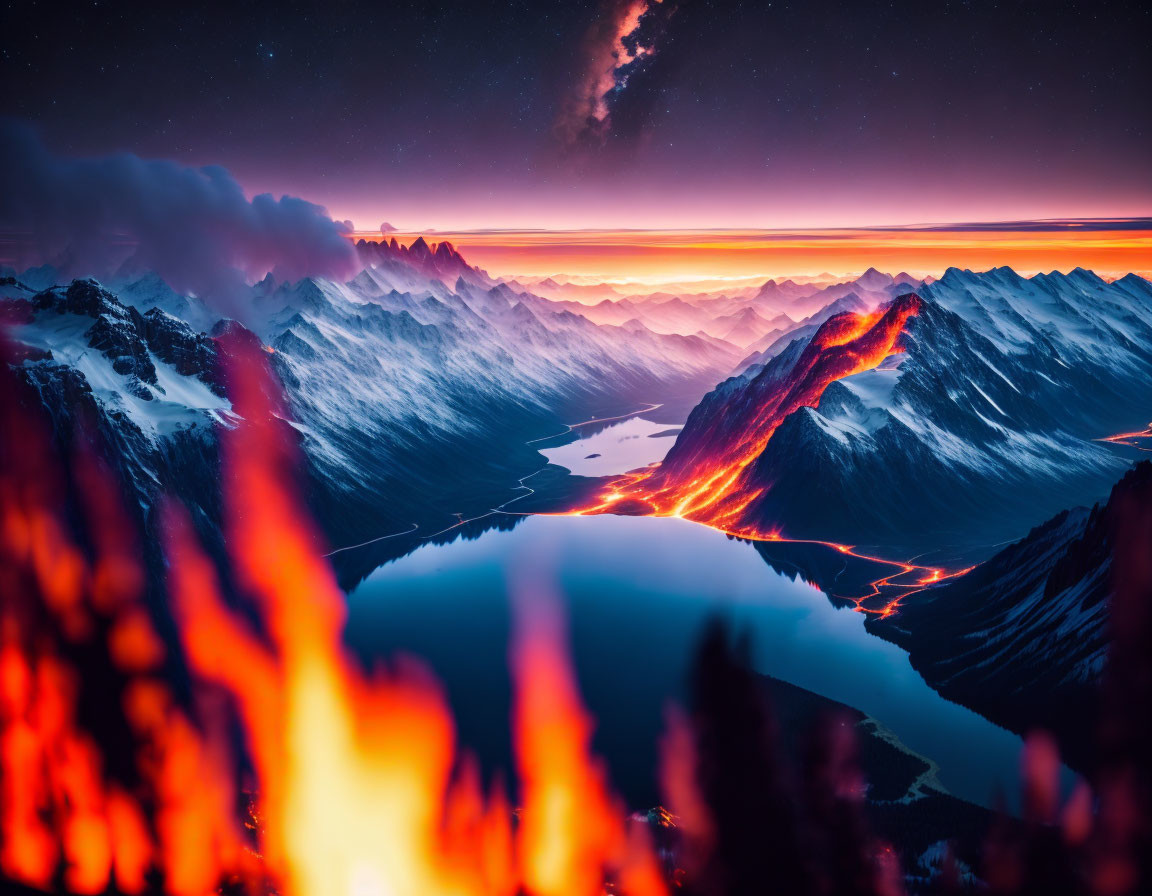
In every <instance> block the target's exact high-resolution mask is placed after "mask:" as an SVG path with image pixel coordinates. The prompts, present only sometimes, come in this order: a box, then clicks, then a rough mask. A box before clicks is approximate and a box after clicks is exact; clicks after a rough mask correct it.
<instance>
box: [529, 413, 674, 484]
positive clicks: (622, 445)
mask: <svg viewBox="0 0 1152 896" xmlns="http://www.w3.org/2000/svg"><path fill="white" fill-rule="evenodd" d="M588 428H589V429H591V428H592V427H588ZM679 430H680V427H679V426H669V425H668V424H667V423H653V422H652V421H651V420H645V419H644V418H643V417H629V418H628V419H627V420H621V421H620V422H619V423H613V424H611V425H610V426H608V427H606V428H604V429H600V430H599V431H597V432H591V433H588V434H585V433H582V432H581V431H580V430H579V429H578V430H576V431H575V433H574V435H575V436H576V437H577V438H576V440H575V441H572V442H569V443H567V444H564V445H559V446H558V447H555V448H546V447H543V446H545V445H547V444H548V442H551V441H552V440H551V439H549V440H548V441H547V442H541V443H540V447H539V451H540V453H541V454H543V455H544V456H545V457H546V458H548V462H549V463H553V464H556V466H558V467H564V468H565V469H566V470H568V471H569V472H570V473H574V474H576V475H577V476H613V475H616V474H619V473H627V472H628V471H629V470H635V469H636V468H637V467H645V466H647V465H648V464H653V463H656V462H657V461H660V460H663V459H664V456H665V455H666V454H667V453H668V451H669V449H670V448H671V447H672V443H673V442H675V441H676V433H677V432H679ZM557 441H559V440H557Z"/></svg>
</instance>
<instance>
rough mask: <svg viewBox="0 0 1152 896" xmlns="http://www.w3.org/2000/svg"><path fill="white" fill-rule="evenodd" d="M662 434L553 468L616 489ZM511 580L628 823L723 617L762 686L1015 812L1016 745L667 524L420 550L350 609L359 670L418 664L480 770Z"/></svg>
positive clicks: (884, 650) (603, 523)
mask: <svg viewBox="0 0 1152 896" xmlns="http://www.w3.org/2000/svg"><path fill="white" fill-rule="evenodd" d="M641 424H645V425H641ZM660 429H664V430H666V429H667V426H659V425H658V424H653V423H650V422H649V421H640V422H639V423H636V422H633V421H631V420H630V421H624V422H622V423H620V424H614V425H613V426H610V427H608V428H606V429H604V430H602V431H600V432H598V433H596V434H595V435H592V436H590V437H589V438H587V439H579V440H578V441H576V442H573V443H571V444H569V445H565V446H563V447H562V448H558V449H548V456H549V458H550V459H551V460H552V461H553V462H554V463H558V464H561V463H562V464H563V465H564V466H568V463H571V464H572V465H573V467H577V468H580V466H581V464H580V463H579V461H582V460H583V459H584V458H585V456H586V455H588V454H592V453H598V454H601V455H602V457H605V458H608V460H605V464H604V466H605V467H607V466H608V465H609V460H612V461H614V465H615V468H613V469H611V470H608V472H612V473H615V472H623V470H625V469H631V468H633V467H636V466H639V465H643V464H645V463H650V462H652V461H653V460H658V459H659V457H655V458H653V457H652V456H651V451H652V450H653V449H657V450H659V449H661V446H660V445H659V444H655V445H652V444H650V443H659V442H662V441H664V439H652V438H649V437H648V434H649V431H659V430H660ZM634 434H635V435H637V436H638V438H637V439H633V438H631V436H632V435H634ZM666 438H667V439H668V442H669V444H670V442H671V438H672V437H666ZM633 442H639V443H640V444H641V445H645V446H649V447H648V451H647V454H645V452H642V451H640V450H639V449H635V448H634V446H633V445H632V443H633ZM613 446H622V447H620V448H619V450H618V451H617V449H616V448H615V447H613ZM663 450H666V449H663ZM577 455H579V456H577ZM610 455H611V456H610ZM625 458H626V459H625ZM637 459H638V460H637ZM624 464H627V466H624ZM569 469H572V467H569ZM586 469H587V468H585V470H586ZM512 576H515V577H516V581H518V582H522V581H524V579H525V578H527V579H528V580H529V581H537V582H539V583H540V586H541V588H542V589H543V588H548V589H549V590H553V591H556V592H558V593H559V594H561V595H562V596H563V598H564V600H565V602H566V607H565V609H566V612H567V616H568V628H569V637H570V642H571V645H572V655H573V660H574V663H575V666H576V672H577V676H578V680H579V683H580V686H581V689H582V692H583V695H584V699H585V702H586V704H587V705H588V707H589V709H590V711H591V712H592V714H593V715H594V717H595V718H596V720H597V731H596V736H595V747H596V748H597V750H598V751H599V752H600V753H601V754H602V755H603V756H604V757H605V758H606V759H607V760H608V762H609V765H610V767H611V769H612V773H613V780H614V782H615V784H616V786H617V788H618V789H619V790H620V791H621V792H622V793H623V794H624V795H625V797H626V798H627V799H628V800H629V801H630V802H631V803H632V805H633V807H641V806H647V805H652V804H655V803H656V802H657V801H658V792H657V788H656V781H655V775H656V772H655V769H656V767H657V755H658V752H657V750H658V747H657V741H658V738H659V735H660V733H661V732H662V730H663V728H664V711H665V707H666V706H667V704H668V703H669V702H670V701H682V700H683V698H684V694H685V683H686V676H687V673H688V670H689V668H690V664H691V662H692V658H693V652H694V650H695V647H696V645H697V642H698V639H699V637H700V633H701V630H702V627H703V626H704V624H705V623H706V621H707V620H709V619H711V618H713V617H715V616H717V615H719V616H721V617H723V618H726V619H728V620H730V621H731V622H732V623H733V624H734V625H735V626H737V627H738V628H741V629H745V630H748V631H750V632H751V633H752V636H753V644H754V648H755V650H754V659H755V664H756V668H757V669H758V670H759V671H761V672H763V673H766V674H769V675H772V676H775V677H776V678H780V679H783V680H785V681H788V682H791V683H793V684H796V685H799V686H800V687H803V688H807V689H808V690H811V691H814V692H815V693H817V694H821V695H823V696H825V697H828V698H831V699H833V700H837V701H840V702H842V703H845V704H848V705H849V706H852V707H855V708H857V709H859V710H861V711H863V712H865V713H867V714H868V715H870V716H872V717H873V718H875V719H877V720H878V721H879V722H881V723H882V724H883V725H885V726H887V727H888V728H889V729H891V730H892V731H893V732H894V733H895V734H896V735H897V736H898V737H899V738H900V740H901V741H903V743H904V744H905V745H906V746H907V747H909V748H910V749H912V750H914V751H916V752H918V753H921V754H923V755H924V756H926V757H928V758H930V759H932V760H934V761H935V762H937V763H938V764H939V766H940V775H939V778H940V781H941V783H942V784H943V785H944V786H945V787H946V788H947V789H948V790H950V791H951V792H952V793H954V794H956V795H957V796H961V797H964V798H966V799H969V800H972V801H974V802H978V803H982V804H984V805H992V804H993V803H994V802H995V799H996V794H997V793H998V792H1003V793H1004V794H1005V795H1006V796H1007V797H1008V799H1009V801H1010V802H1014V801H1015V800H1014V797H1015V795H1016V793H1017V791H1018V774H1017V769H1018V763H1019V755H1020V746H1021V742H1020V739H1019V738H1018V737H1017V736H1015V735H1014V734H1012V733H1010V732H1008V731H1005V730H1004V729H1001V728H999V727H997V726H996V725H994V724H992V723H991V722H989V721H987V720H985V719H984V718H982V717H981V716H979V715H977V714H976V713H974V712H972V711H970V710H968V709H965V708H964V707H961V706H959V705H957V704H954V703H951V702H949V701H947V700H945V699H944V698H942V697H941V696H940V695H939V694H937V693H936V692H935V691H934V690H932V688H930V687H929V686H928V685H927V684H926V683H925V682H924V680H923V679H922V678H921V677H920V675H919V674H918V673H917V672H916V671H915V670H914V669H913V668H912V667H911V665H910V664H909V662H908V658H907V655H906V654H905V653H904V651H902V650H901V649H900V648H898V647H896V646H895V645H893V644H890V643H888V642H887V641H883V640H881V639H879V638H877V637H874V636H872V635H869V634H868V633H867V632H866V631H865V629H864V626H863V620H862V618H861V616H860V614H858V613H856V612H853V611H851V610H849V609H844V608H839V609H838V608H837V607H835V606H833V604H832V603H831V602H830V601H829V600H828V598H827V596H826V595H825V594H824V593H823V592H821V591H820V590H818V589H817V588H815V587H813V586H812V585H809V584H807V583H806V582H804V581H803V580H802V579H793V578H791V577H789V576H787V575H782V574H780V573H777V572H775V571H773V570H772V569H771V568H770V567H769V566H768V565H767V564H766V563H765V561H764V560H763V559H762V558H761V556H760V555H759V554H758V553H757V552H756V550H755V549H754V548H753V547H752V546H751V545H750V544H747V543H745V542H741V541H737V540H734V539H731V538H729V537H727V536H725V535H723V534H722V533H719V532H716V531H714V530H712V529H709V528H706V527H704V526H700V525H697V524H694V523H691V522H689V521H686V520H679V519H670V518H650V517H618V516H593V517H545V516H534V517H526V518H524V519H523V522H521V523H520V524H519V525H517V526H515V527H514V528H512V529H510V530H508V529H503V530H500V529H491V530H488V531H486V532H483V533H482V534H480V535H479V536H478V537H471V538H460V539H457V540H456V541H453V542H450V543H448V544H433V543H430V542H426V543H424V544H423V545H421V546H420V547H417V548H416V549H415V550H413V551H412V552H411V553H409V554H407V555H405V556H403V557H401V558H400V559H398V560H395V561H392V562H390V563H387V564H385V565H384V566H382V567H380V568H379V569H377V570H376V571H375V572H373V573H372V574H371V575H370V576H369V577H368V578H367V579H366V580H365V581H364V582H362V583H361V584H360V585H359V586H358V587H357V588H355V589H354V590H353V591H352V592H351V594H350V595H349V609H350V613H349V621H348V628H347V634H346V640H347V642H348V644H349V646H350V647H351V648H352V649H353V650H354V651H355V652H356V653H358V654H359V655H361V656H363V657H365V658H371V657H379V656H386V655H389V654H391V653H394V652H396V651H404V652H409V653H412V654H415V655H417V656H420V657H423V658H424V659H425V660H426V661H427V662H428V663H429V664H430V665H431V666H432V668H433V669H434V670H435V672H436V673H437V675H438V676H439V677H440V679H441V681H442V682H443V684H444V686H445V688H446V691H447V694H448V697H449V699H450V701H451V704H452V708H453V711H454V713H455V714H456V719H457V723H458V730H459V736H460V740H461V742H462V744H464V745H465V746H467V747H469V748H471V749H473V750H474V751H476V752H477V754H478V755H479V756H480V758H481V760H482V761H483V762H484V764H485V765H487V766H488V767H490V768H491V767H493V766H503V767H507V766H508V764H509V762H510V757H511V755H512V754H511V743H510V736H509V714H510V706H511V704H510V693H511V681H510V678H509V672H508V662H507V647H508V636H509V630H510V602H509V599H508V582H509V580H510V578H511V577H512Z"/></svg>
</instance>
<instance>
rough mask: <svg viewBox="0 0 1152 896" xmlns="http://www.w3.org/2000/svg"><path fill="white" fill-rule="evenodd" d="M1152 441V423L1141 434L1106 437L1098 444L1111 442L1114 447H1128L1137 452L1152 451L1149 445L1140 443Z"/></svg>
mask: <svg viewBox="0 0 1152 896" xmlns="http://www.w3.org/2000/svg"><path fill="white" fill-rule="evenodd" d="M1149 439H1152V423H1149V424H1148V428H1147V429H1143V430H1141V431H1140V432H1121V433H1117V434H1116V435H1114V436H1104V437H1103V438H1099V439H1097V440H1096V441H1097V442H1111V443H1112V444H1114V445H1126V446H1127V447H1129V448H1135V449H1136V450H1137V451H1152V448H1149V447H1148V446H1147V445H1141V444H1140V442H1142V441H1146V440H1149Z"/></svg>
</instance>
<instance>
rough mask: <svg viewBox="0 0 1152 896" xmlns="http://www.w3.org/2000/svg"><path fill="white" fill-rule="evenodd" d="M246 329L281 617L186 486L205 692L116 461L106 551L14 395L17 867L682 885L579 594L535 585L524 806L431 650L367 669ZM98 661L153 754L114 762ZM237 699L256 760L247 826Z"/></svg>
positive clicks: (178, 547) (261, 488)
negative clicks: (606, 749) (593, 665)
mask: <svg viewBox="0 0 1152 896" xmlns="http://www.w3.org/2000/svg"><path fill="white" fill-rule="evenodd" d="M232 348H233V351H231V352H230V353H229V354H230V357H231V369H230V371H229V374H230V376H229V379H230V382H231V383H232V384H233V390H232V391H233V395H232V398H233V405H234V407H235V409H236V411H237V412H238V413H239V414H240V415H241V417H242V419H243V422H242V423H240V424H239V425H238V426H236V427H235V428H233V429H229V430H225V431H223V432H222V433H221V441H222V448H223V456H224V469H225V480H224V495H225V518H226V520H225V531H226V535H227V542H228V546H229V551H228V553H229V560H230V562H231V564H232V569H233V573H234V576H235V579H236V582H237V584H238V586H239V588H240V589H241V591H242V592H243V593H244V594H245V595H246V596H248V597H250V598H251V599H252V603H253V605H254V607H255V610H256V612H255V613H254V614H250V618H246V616H245V614H243V613H241V612H240V611H239V608H238V607H235V606H232V605H230V604H229V602H228V599H227V595H226V593H225V590H224V589H223V588H222V587H221V583H220V582H219V580H218V578H217V568H216V564H215V563H213V562H212V561H211V560H210V558H209V556H208V555H207V553H206V552H205V551H204V550H203V548H202V547H201V545H200V544H199V542H198V539H197V536H196V534H195V531H194V529H193V527H192V525H191V522H190V519H189V517H188V514H187V512H186V511H185V510H184V508H183V507H181V506H179V505H178V504H176V503H175V502H169V503H168V504H166V506H165V507H164V509H163V514H162V515H163V526H162V528H163V530H164V533H165V545H164V547H165V552H166V556H167V559H168V565H169V573H168V578H169V591H170V595H171V600H172V605H173V610H174V614H175V617H176V621H177V624H178V625H177V628H178V630H179V634H180V639H181V643H182V647H183V650H184V654H185V659H186V662H187V664H188V666H189V669H190V671H191V673H192V676H193V684H194V686H193V688H192V696H191V699H189V700H181V699H179V696H178V695H177V694H176V693H174V692H173V689H172V687H171V685H170V684H168V683H167V682H168V677H167V676H166V675H165V674H164V673H165V664H166V663H167V662H168V661H169V660H170V659H171V658H170V657H168V656H166V651H165V649H164V647H163V642H162V641H161V639H160V638H159V636H158V635H157V631H156V628H155V626H154V623H153V621H152V619H151V616H150V614H149V611H148V608H147V606H146V604H145V602H144V600H143V594H144V582H145V579H144V570H143V568H142V566H141V561H140V552H139V546H138V545H137V544H136V543H135V540H134V538H133V537H132V536H131V533H132V526H131V525H130V522H129V520H128V519H127V517H126V516H125V514H124V513H123V510H122V508H121V507H120V506H119V503H118V496H117V494H116V487H115V479H114V478H113V477H112V476H111V475H110V473H109V472H108V471H106V470H103V469H101V468H100V467H99V465H98V464H97V463H96V462H95V461H94V460H93V459H92V455H91V453H90V452H84V451H81V452H80V453H79V455H78V461H77V471H78V475H77V480H78V483H77V484H78V485H79V491H80V492H81V493H82V495H83V499H84V502H85V511H86V514H85V516H86V523H87V525H86V527H85V528H86V529H87V530H88V531H90V532H91V533H92V535H91V536H90V537H91V541H92V549H91V550H90V551H86V550H84V549H81V548H80V547H79V546H78V545H77V543H76V542H75V541H74V540H73V538H72V537H71V536H70V534H69V523H68V521H67V520H66V518H65V514H64V511H63V509H62V508H63V506H64V504H63V502H62V497H63V495H64V490H63V482H62V481H61V478H60V471H59V470H57V469H55V468H54V466H53V465H52V464H51V463H50V461H49V460H48V458H49V457H50V454H49V452H48V450H47V449H48V445H49V442H48V439H47V438H46V435H45V433H44V432H43V431H42V430H41V429H40V428H39V427H38V426H37V422H38V421H35V420H32V419H31V418H30V417H29V416H28V415H27V414H25V413H24V412H23V411H22V410H21V409H20V408H19V407H18V406H17V405H16V404H15V403H14V402H11V401H6V402H4V404H3V409H2V412H3V415H4V418H5V419H3V420H2V421H0V422H2V423H3V424H4V426H5V429H4V432H5V433H17V432H18V433H21V435H22V438H21V439H19V440H15V439H11V438H5V439H4V440H3V442H4V458H3V459H4V461H5V464H4V467H3V471H2V473H0V508H2V517H0V521H2V525H3V531H2V536H3V537H2V539H0V542H2V544H0V550H2V552H3V554H2V557H0V559H2V560H3V567H2V571H0V576H2V580H0V581H2V584H3V587H4V593H5V595H8V594H11V595H13V596H14V598H15V599H14V600H12V601H8V600H5V603H4V605H3V610H2V615H0V773H2V778H0V786H2V788H3V789H2V791H0V837H2V841H0V872H2V875H3V876H4V877H6V878H8V879H10V880H16V881H20V882H24V883H27V884H29V885H32V886H35V887H39V888H43V889H58V888H61V887H62V888H63V889H65V890H67V891H68V892H73V893H81V894H86V893H103V892H105V891H106V890H107V889H108V888H109V886H110V885H111V886H113V887H114V888H115V889H116V890H118V891H121V892H124V893H140V892H144V891H149V892H153V891H157V890H159V891H162V892H165V893H171V894H176V896H184V894H188V896H197V894H205V893H214V892H218V891H219V888H220V887H221V886H225V887H227V888H228V891H229V892H268V891H270V890H275V891H276V892H280V893H285V894H289V896H293V894H296V896H314V894H329V893H331V894H356V896H371V894H381V896H384V894H387V896H409V894H410V896H426V894H460V896H468V894H491V896H512V894H514V893H517V892H528V893H532V894H539V896H553V894H556V896H559V894H561V893H563V894H577V896H583V894H586V896H596V894H600V893H603V892H605V887H606V886H609V887H618V890H615V892H621V893H626V894H632V896H658V894H662V893H664V892H665V888H664V885H663V882H662V879H661V876H660V872H659V866H658V864H657V862H656V860H655V857H654V854H653V852H652V849H651V845H650V844H649V843H648V841H647V839H646V837H645V835H644V830H643V827H642V826H641V825H639V824H633V823H630V822H629V821H628V820H627V818H626V816H625V813H624V809H623V807H622V805H620V804H619V803H618V801H617V800H616V799H615V798H614V797H613V796H612V794H611V792H610V790H609V788H608V784H607V780H606V776H605V773H604V769H603V767H602V766H601V765H600V764H599V763H598V762H596V761H595V760H594V759H593V758H592V756H591V755H590V751H589V739H590V733H591V723H590V721H589V719H588V717H587V715H586V714H585V712H584V710H583V708H582V706H581V703H580V699H579V695H578V693H577V690H576V686H575V684H574V681H573V679H572V676H571V672H570V669H569V664H568V660H567V654H566V650H565V647H564V643H563V636H562V628H561V626H560V625H559V622H558V618H557V617H556V615H555V613H554V611H555V607H551V609H549V610H546V611H540V612H536V611H533V609H532V606H533V604H532V598H531V597H529V596H528V595H521V596H520V598H519V599H518V601H517V605H518V606H519V607H521V608H523V609H524V610H525V614H526V615H525V618H524V619H523V620H522V621H521V624H520V625H519V626H518V628H517V633H518V634H517V642H516V649H515V656H514V669H515V673H516V681H517V686H518V702H517V712H516V741H517V746H518V757H519V763H520V772H521V780H522V797H523V803H524V805H523V810H522V812H521V814H520V818H521V820H520V824H519V826H518V827H514V825H513V812H512V809H511V806H510V804H509V802H508V800H507V798H506V796H505V795H504V793H503V790H502V789H501V788H499V787H494V788H492V790H491V792H490V793H487V794H486V793H485V792H484V791H483V788H482V784H481V781H480V775H479V773H478V771H477V768H476V765H475V763H474V762H473V761H472V759H471V758H470V757H469V756H467V755H463V754H461V753H460V752H459V751H458V749H457V745H456V742H455V730H454V725H453V720H452V717H451V714H450V712H449V709H448V706H447V704H446V701H445V698H444V694H443V692H442V691H441V689H440V687H439V685H438V684H437V682H436V681H435V680H434V678H433V677H432V675H431V674H430V673H429V672H428V671H427V670H426V669H424V668H423V667H422V666H420V665H419V664H418V663H416V662H415V661H412V660H401V661H397V662H395V663H393V664H392V666H391V667H390V668H389V669H387V670H381V671H377V672H375V673H373V674H365V673H364V672H363V671H361V670H360V669H359V668H357V667H356V666H355V665H354V664H352V663H351V662H349V661H348V659H347V658H346V657H345V656H344V654H343V652H342V650H341V648H340V633H341V629H342V627H343V624H344V602H343V595H342V593H341V592H340V590H339V588H338V586H337V584H336V582H335V579H334V577H333V575H332V572H331V570H330V568H329V567H328V565H327V564H326V563H325V561H324V560H323V558H322V557H321V551H320V550H319V549H318V548H319V540H318V538H317V535H316V533H315V531H314V530H313V528H312V525H311V522H310V521H309V519H308V518H307V516H306V515H305V514H304V513H303V512H302V511H301V510H300V508H301V507H302V503H301V501H300V500H299V496H298V495H297V494H296V492H295V491H294V490H293V487H292V485H291V483H292V481H293V476H294V473H295V465H296V456H295V452H294V449H293V446H292V444H291V442H290V440H289V439H288V438H287V437H286V434H287V431H288V427H287V425H286V423H285V422H284V420H283V419H282V409H281V408H280V407H279V406H278V398H277V396H278V394H279V393H278V385H277V384H276V383H275V381H274V379H273V378H272V376H271V374H270V371H269V369H268V367H267V361H266V360H265V359H264V358H263V357H261V355H260V353H259V352H255V351H248V350H244V349H243V347H242V346H232ZM550 606H551V605H550ZM528 616H531V617H532V618H531V619H529V618H528ZM535 623H539V627H537V626H536V625H535ZM58 646H60V647H63V648H64V649H65V650H66V652H68V653H69V654H72V655H74V656H75V657H83V658H84V663H83V665H81V664H80V663H77V662H75V661H74V662H72V663H70V662H67V661H65V660H64V659H62V657H61V656H60V655H58V651H57V649H56V648H57V647H58ZM90 667H91V668H104V669H105V670H106V671H107V672H108V673H109V674H110V676H111V679H112V680H113V681H114V682H115V683H116V684H117V685H118V686H119V687H118V688H117V690H118V692H119V693H120V694H122V701H121V705H120V707H119V714H122V716H123V719H124V720H125V724H126V726H127V730H125V731H120V732H119V736H120V738H121V740H122V742H123V743H124V745H125V749H126V750H129V751H134V757H133V758H134V760H135V761H134V762H132V763H129V765H130V766H131V768H130V773H129V774H117V775H112V774H108V773H107V772H106V770H105V768H104V764H103V756H102V754H101V751H100V749H99V748H98V746H97V742H96V740H95V738H94V737H93V736H91V735H89V734H88V733H86V732H85V730H84V728H83V727H82V726H81V725H80V724H79V723H78V721H77V711H78V709H79V708H80V704H79V703H78V699H77V694H78V684H79V683H78V681H77V672H76V670H77V669H79V668H84V670H85V674H87V673H88V671H89V668H90ZM230 706H231V707H234V709H235V710H236V715H237V716H238V718H239V721H240V724H241V728H242V731H243V735H244V737H243V741H244V743H245V745H246V747H247V755H248V756H249V757H250V759H251V763H252V766H253V768H254V771H255V775H256V779H257V783H256V786H255V788H254V789H255V796H254V797H253V798H252V801H251V805H250V806H248V813H249V816H250V821H249V823H248V824H247V825H245V824H243V823H242V822H241V818H242V815H243V812H242V809H243V808H244V807H243V799H242V788H241V787H240V786H239V784H238V774H237V768H238V766H239V765H240V762H239V757H237V756H236V755H234V751H233V750H232V749H231V748H230V746H231V744H232V739H231V738H230V737H229V729H228V725H229V719H230V715H229V712H228V708H229V707H230ZM113 715H116V713H113ZM113 727H115V726H113ZM108 755H109V756H111V753H109V754H108ZM246 828H247V830H246Z"/></svg>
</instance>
